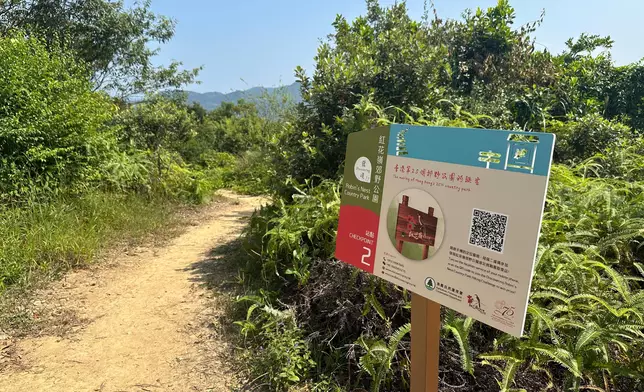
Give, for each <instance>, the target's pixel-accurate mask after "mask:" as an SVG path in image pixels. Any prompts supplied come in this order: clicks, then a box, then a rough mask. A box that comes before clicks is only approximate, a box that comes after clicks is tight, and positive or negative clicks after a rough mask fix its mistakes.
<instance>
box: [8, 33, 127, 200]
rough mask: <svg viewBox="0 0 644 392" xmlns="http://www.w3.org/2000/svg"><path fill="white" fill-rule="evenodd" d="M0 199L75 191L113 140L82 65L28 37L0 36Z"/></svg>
mask: <svg viewBox="0 0 644 392" xmlns="http://www.w3.org/2000/svg"><path fill="white" fill-rule="evenodd" d="M0 69H2V72H1V73H0V200H3V201H5V202H6V201H12V200H19V199H20V198H21V197H23V196H24V195H25V194H31V193H34V192H40V193H47V192H55V191H57V190H59V189H60V188H61V187H75V188H77V187H82V186H83V184H87V183H88V182H90V181H92V180H94V179H96V176H97V175H98V168H99V167H100V166H101V164H102V163H103V162H104V160H105V158H106V156H107V154H108V151H109V150H110V149H112V148H113V144H114V143H113V138H112V136H111V133H110V131H109V129H107V128H106V127H104V123H105V121H106V120H108V119H109V118H110V117H111V115H112V114H113V112H114V109H115V108H114V107H113V105H111V104H110V103H109V101H108V99H107V98H106V97H105V96H103V95H102V94H98V93H94V92H92V89H91V84H90V82H89V81H88V80H87V78H86V77H85V76H84V75H85V73H84V68H83V67H82V66H81V65H78V63H77V62H76V61H75V60H74V58H73V57H71V56H70V55H69V54H68V53H66V52H64V51H62V50H60V49H58V48H56V47H53V48H51V49H50V50H49V51H48V50H47V48H46V46H45V45H44V43H43V42H42V41H41V40H39V39H38V38H35V37H25V34H24V33H22V32H13V33H10V34H9V35H7V36H4V37H0Z"/></svg>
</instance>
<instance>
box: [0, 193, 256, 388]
mask: <svg viewBox="0 0 644 392" xmlns="http://www.w3.org/2000/svg"><path fill="white" fill-rule="evenodd" d="M223 195H224V196H225V199H223V200H222V201H218V202H215V203H213V204H212V205H211V206H209V207H207V208H206V209H205V210H204V212H203V214H201V215H200V217H199V219H198V221H197V222H195V223H193V225H192V226H191V227H189V228H188V229H187V230H185V232H184V233H183V234H182V235H180V236H178V237H176V238H175V239H173V240H171V241H169V242H168V243H167V244H165V245H164V246H161V247H149V248H139V249H137V251H136V252H128V253H129V254H124V255H119V256H117V257H115V258H114V259H113V260H110V261H109V262H108V263H107V264H103V265H102V267H99V268H91V269H86V270H80V271H75V272H71V273H69V274H68V275H67V276H66V277H65V278H64V279H63V280H61V281H60V282H56V283H55V284H53V287H51V288H49V289H48V290H46V291H45V292H44V293H43V294H42V295H40V297H41V298H40V299H39V301H51V302H55V303H57V304H63V305H61V306H62V308H61V309H62V310H61V311H60V312H59V313H61V314H64V315H66V318H67V319H68V320H71V321H69V324H70V325H71V326H72V328H68V329H67V333H65V334H63V335H61V334H57V335H56V334H55V335H53V336H52V335H51V334H49V335H48V336H35V337H34V336H32V337H27V338H23V339H19V340H15V339H8V338H7V337H5V339H7V340H4V341H2V340H1V339H2V337H0V359H2V357H3V355H4V366H1V367H0V391H6V392H13V391H16V392H22V391H25V392H27V391H29V392H31V391H47V392H59V391H60V392H63V391H64V392H77V391H78V392H84V391H104V392H116V391H128V392H129V391H229V390H231V388H233V387H234V385H235V375H234V371H233V369H232V368H231V366H230V361H227V360H226V358H227V357H228V356H229V355H230V347H229V345H228V344H227V343H226V341H225V340H224V339H223V338H222V336H221V328H220V326H218V325H217V323H218V319H219V318H220V317H221V315H222V313H223V312H224V310H223V308H224V306H225V302H226V301H225V300H224V299H223V298H220V296H219V295H217V294H216V293H215V292H214V291H211V290H207V289H206V288H205V287H204V286H205V284H204V283H206V282H208V283H209V284H212V282H213V281H217V280H220V281H221V282H223V281H224V280H229V279H233V278H234V275H231V271H227V272H226V271H223V272H222V274H223V275H225V276H221V277H217V276H215V277H213V276H212V275H213V274H215V275H216V274H217V273H218V272H217V268H214V269H213V265H214V264H213V262H214V261H216V260H217V259H218V258H221V257H223V256H221V255H219V256H213V255H212V254H211V252H210V251H211V250H212V249H213V248H216V247H222V246H224V245H225V244H226V243H229V242H232V241H234V240H235V239H237V238H238V237H239V234H240V233H241V230H242V229H243V227H244V225H245V223H246V221H247V217H248V216H250V214H251V213H252V212H253V210H254V209H255V208H257V207H258V206H259V205H260V203H261V202H262V199H260V198H254V197H245V196H237V195H234V194H232V193H227V192H224V193H223ZM206 266H207V268H206ZM0 362H2V361H0Z"/></svg>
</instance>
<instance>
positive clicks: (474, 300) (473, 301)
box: [467, 294, 485, 314]
mask: <svg viewBox="0 0 644 392" xmlns="http://www.w3.org/2000/svg"><path fill="white" fill-rule="evenodd" d="M467 304H468V305H469V306H470V308H472V309H476V310H478V311H479V312H481V313H482V314H485V310H484V309H483V307H482V305H481V299H480V298H479V296H478V295H477V294H474V295H473V296H472V295H468V296H467Z"/></svg>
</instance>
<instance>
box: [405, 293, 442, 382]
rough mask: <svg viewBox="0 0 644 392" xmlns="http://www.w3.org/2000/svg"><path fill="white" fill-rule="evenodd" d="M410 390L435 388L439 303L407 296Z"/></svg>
mask: <svg viewBox="0 0 644 392" xmlns="http://www.w3.org/2000/svg"><path fill="white" fill-rule="evenodd" d="M411 310H412V312H411V392H438V361H439V356H440V355H439V354H440V333H441V305H440V304H439V303H437V302H434V301H432V300H429V299H426V298H424V297H422V296H420V295H418V294H412V296H411Z"/></svg>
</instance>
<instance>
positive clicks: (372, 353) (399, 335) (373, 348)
mask: <svg viewBox="0 0 644 392" xmlns="http://www.w3.org/2000/svg"><path fill="white" fill-rule="evenodd" d="M410 330H411V324H405V325H403V326H401V327H400V328H398V329H397V330H396V332H394V333H393V334H392V335H391V337H390V338H389V342H388V343H385V342H383V341H382V340H368V339H365V338H364V337H363V336H361V337H360V338H359V339H358V344H359V345H360V347H362V349H363V350H365V354H364V355H363V356H361V357H360V367H361V368H362V370H364V371H365V372H366V373H367V374H369V376H371V379H372V381H371V391H373V392H377V391H379V390H380V385H381V384H382V383H383V381H384V380H386V379H387V378H388V377H389V376H390V374H391V371H392V363H393V361H394V358H395V357H396V353H397V352H398V350H399V345H400V342H401V341H402V340H403V338H404V337H405V336H406V335H407V334H408V333H409V331H410Z"/></svg>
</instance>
